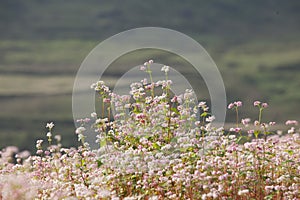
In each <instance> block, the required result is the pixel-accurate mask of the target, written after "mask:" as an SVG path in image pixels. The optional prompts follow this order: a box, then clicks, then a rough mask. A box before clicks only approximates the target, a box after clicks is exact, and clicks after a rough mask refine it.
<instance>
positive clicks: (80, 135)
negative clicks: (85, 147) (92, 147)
mask: <svg viewBox="0 0 300 200" xmlns="http://www.w3.org/2000/svg"><path fill="white" fill-rule="evenodd" d="M83 139H84V135H83V134H81V133H80V134H79V135H78V141H83Z"/></svg>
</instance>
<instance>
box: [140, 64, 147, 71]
mask: <svg viewBox="0 0 300 200" xmlns="http://www.w3.org/2000/svg"><path fill="white" fill-rule="evenodd" d="M145 65H147V64H146V63H145V64H144V65H143V66H141V67H140V70H141V71H145V70H146V67H145Z"/></svg>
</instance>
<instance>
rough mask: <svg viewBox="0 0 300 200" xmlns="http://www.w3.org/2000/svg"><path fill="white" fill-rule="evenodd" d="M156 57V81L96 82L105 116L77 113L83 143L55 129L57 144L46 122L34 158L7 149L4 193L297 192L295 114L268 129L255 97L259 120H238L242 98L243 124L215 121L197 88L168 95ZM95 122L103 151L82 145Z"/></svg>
mask: <svg viewBox="0 0 300 200" xmlns="http://www.w3.org/2000/svg"><path fill="white" fill-rule="evenodd" d="M152 63H153V61H152V60H150V61H148V62H146V63H145V64H144V65H143V66H142V67H141V70H143V71H145V72H146V73H148V74H149V77H150V80H149V81H148V80H147V79H144V80H142V81H141V82H138V83H133V84H132V85H131V92H130V94H129V95H122V96H120V95H118V94H114V93H112V92H111V91H110V89H109V88H108V87H107V86H106V85H105V84H104V82H101V81H100V82H98V83H96V84H94V85H93V86H92V88H94V89H95V91H96V92H98V93H99V94H100V95H101V97H102V110H101V111H100V113H101V115H100V116H98V115H97V113H92V114H91V117H92V118H91V119H89V118H86V119H82V120H78V122H79V123H80V124H81V126H80V127H79V128H77V129H76V131H75V133H76V134H77V136H78V140H79V141H81V142H82V145H81V146H79V147H78V148H63V147H62V146H61V144H60V140H61V138H60V136H58V135H55V136H54V138H55V139H56V144H54V142H52V135H53V133H52V132H53V127H54V124H53V123H49V124H47V126H46V127H47V128H48V130H49V131H48V133H47V134H46V137H47V140H48V147H43V145H42V144H43V140H38V141H37V142H36V148H37V152H36V154H35V155H32V156H30V155H29V154H28V153H27V154H26V153H24V152H20V153H19V152H18V149H17V148H14V147H7V148H5V149H4V150H2V151H1V154H0V155H1V157H0V170H1V171H0V199H115V200H117V199H120V200H121V199H127V200H129V199H149V200H150V199H152V200H154V199H190V200H192V199H203V200H205V199H299V198H300V192H299V191H300V175H299V174H300V167H299V166H300V135H299V130H297V125H298V122H297V121H295V120H289V121H287V122H286V124H287V125H288V126H289V130H288V133H286V134H282V135H281V136H280V135H277V134H275V133H273V132H271V131H270V129H269V127H270V126H272V125H274V124H275V123H274V122H269V123H264V122H263V121H262V111H263V109H265V108H267V104H266V103H261V102H259V101H256V102H255V103H254V106H256V107H258V109H259V117H258V119H257V120H255V121H254V122H253V125H252V124H251V120H250V119H249V118H245V119H242V120H240V119H239V116H238V111H239V108H240V107H241V106H242V102H241V101H236V102H234V103H231V104H229V106H228V108H229V109H233V110H234V111H235V112H236V114H237V124H236V127H233V128H231V129H230V130H229V131H226V130H225V129H224V128H215V127H213V126H212V123H211V122H212V121H213V120H214V116H212V115H211V114H210V113H209V107H208V106H207V104H206V103H205V102H200V103H197V99H195V98H194V97H195V95H194V93H193V91H191V90H186V91H185V93H184V94H182V95H177V96H176V95H175V96H171V92H170V88H171V84H172V82H171V81H170V80H168V72H169V70H171V69H170V68H169V67H168V66H164V67H163V68H162V71H163V73H165V75H166V79H165V80H162V81H159V82H153V80H152V77H151V68H150V67H151V64H152ZM148 82H149V83H148ZM156 88H160V90H156ZM158 91H161V93H158ZM111 112H114V113H115V114H114V117H113V118H112V117H111ZM88 122H93V125H92V127H93V128H94V129H95V131H96V132H97V134H98V135H97V142H98V143H99V149H97V150H92V149H90V147H89V145H88V144H87V143H86V142H85V138H86V137H87V136H86V129H87V127H85V126H87V125H88ZM246 128H247V129H249V128H250V130H248V135H247V134H246V135H245V134H244V132H245V131H246Z"/></svg>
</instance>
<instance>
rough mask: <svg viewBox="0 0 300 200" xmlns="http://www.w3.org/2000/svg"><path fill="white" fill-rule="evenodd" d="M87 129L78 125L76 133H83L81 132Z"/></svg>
mask: <svg viewBox="0 0 300 200" xmlns="http://www.w3.org/2000/svg"><path fill="white" fill-rule="evenodd" d="M85 130H86V129H85V128H84V127H82V126H81V127H78V128H77V129H76V131H75V133H76V134H81V133H83V132H84V131H85Z"/></svg>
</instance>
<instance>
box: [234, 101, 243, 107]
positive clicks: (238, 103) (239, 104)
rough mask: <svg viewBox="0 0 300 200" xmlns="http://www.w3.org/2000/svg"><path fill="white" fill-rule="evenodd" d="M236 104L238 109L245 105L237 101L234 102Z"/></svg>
mask: <svg viewBox="0 0 300 200" xmlns="http://www.w3.org/2000/svg"><path fill="white" fill-rule="evenodd" d="M234 104H235V105H236V106H237V107H241V106H242V105H243V103H242V102H241V101H236V102H234Z"/></svg>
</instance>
